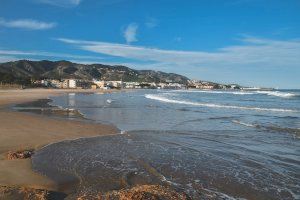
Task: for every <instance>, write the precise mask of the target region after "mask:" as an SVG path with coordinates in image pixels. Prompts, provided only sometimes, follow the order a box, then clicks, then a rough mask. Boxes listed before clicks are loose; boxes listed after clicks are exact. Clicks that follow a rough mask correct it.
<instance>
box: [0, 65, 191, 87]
mask: <svg viewBox="0 0 300 200" xmlns="http://www.w3.org/2000/svg"><path fill="white" fill-rule="evenodd" d="M69 78H74V79H83V80H92V79H100V80H105V81H119V80H122V81H126V82H130V81H134V82H156V83H158V82H177V83H182V84H186V83H187V82H188V80H189V78H187V77H186V76H183V75H179V74H175V73H166V72H161V71H154V70H136V69H132V68H129V67H127V66H123V65H106V64H80V63H74V62H70V61H66V60H59V61H49V60H40V61H32V60H18V61H11V62H6V63H0V82H3V83H18V82H24V81H26V80H27V81H28V79H29V80H31V79H35V80H39V79H69Z"/></svg>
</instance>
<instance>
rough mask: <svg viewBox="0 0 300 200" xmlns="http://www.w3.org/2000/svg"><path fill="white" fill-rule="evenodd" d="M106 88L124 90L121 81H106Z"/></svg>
mask: <svg viewBox="0 0 300 200" xmlns="http://www.w3.org/2000/svg"><path fill="white" fill-rule="evenodd" d="M106 86H107V87H110V88H124V84H123V81H107V82H106Z"/></svg>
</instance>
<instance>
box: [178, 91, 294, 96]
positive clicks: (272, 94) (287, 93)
mask: <svg viewBox="0 0 300 200" xmlns="http://www.w3.org/2000/svg"><path fill="white" fill-rule="evenodd" d="M173 92H186V93H209V94H234V95H255V94H262V95H268V96H276V97H282V98H290V97H296V96H299V95H297V94H294V93H291V92H280V91H244V90H239V91H220V90H174V91H173Z"/></svg>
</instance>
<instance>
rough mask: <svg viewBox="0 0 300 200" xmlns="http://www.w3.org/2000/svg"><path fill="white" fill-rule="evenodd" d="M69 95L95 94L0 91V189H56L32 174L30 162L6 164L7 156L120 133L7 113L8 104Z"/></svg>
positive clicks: (110, 128) (99, 126)
mask: <svg viewBox="0 0 300 200" xmlns="http://www.w3.org/2000/svg"><path fill="white" fill-rule="evenodd" d="M70 92H71V93H73V92H80V93H81V92H84V93H88V92H95V91H94V90H55V89H26V90H0V186H6V187H29V188H35V189H47V190H57V186H56V184H55V183H54V182H53V181H51V180H49V179H48V178H46V177H44V176H42V175H39V174H37V173H35V172H33V171H32V169H31V160H30V159H16V160H8V159H7V158H6V155H7V153H8V152H9V151H17V150H25V149H35V150H36V149H39V148H41V147H43V146H45V145H47V144H50V143H53V142H58V141H62V140H71V139H76V138H81V137H93V136H98V135H109V134H116V133H118V132H119V130H118V129H117V128H116V127H114V126H110V125H102V124H93V123H88V122H83V121H77V120H72V121H70V120H67V119H54V118H49V117H46V116H40V115H33V114H27V113H20V112H14V111H11V110H9V109H7V107H8V106H9V105H11V104H16V103H25V102H30V101H34V100H37V99H43V98H47V97H48V96H53V95H61V94H65V93H70ZM97 92H99V91H97ZM106 92H110V91H106ZM6 190H7V188H6V189H5V191H6ZM3 191H4V189H3V188H1V189H0V199H1V197H3V196H1V195H3Z"/></svg>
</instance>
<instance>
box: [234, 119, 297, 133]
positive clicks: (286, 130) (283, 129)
mask: <svg viewBox="0 0 300 200" xmlns="http://www.w3.org/2000/svg"><path fill="white" fill-rule="evenodd" d="M232 122H233V123H235V124H239V125H242V126H247V127H253V128H260V129H264V130H268V131H276V132H284V133H291V134H294V135H296V136H300V129H299V128H287V127H281V126H277V125H272V124H270V125H263V124H251V123H247V122H243V121H240V120H232Z"/></svg>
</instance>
